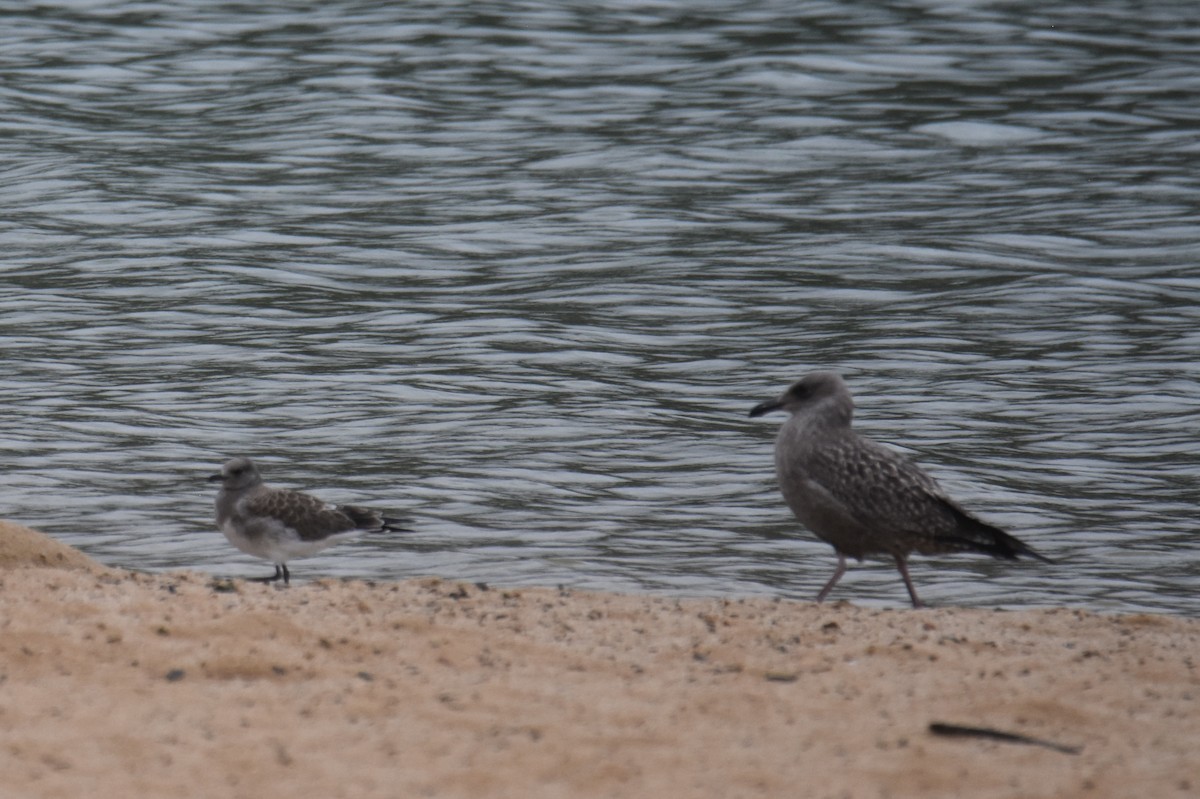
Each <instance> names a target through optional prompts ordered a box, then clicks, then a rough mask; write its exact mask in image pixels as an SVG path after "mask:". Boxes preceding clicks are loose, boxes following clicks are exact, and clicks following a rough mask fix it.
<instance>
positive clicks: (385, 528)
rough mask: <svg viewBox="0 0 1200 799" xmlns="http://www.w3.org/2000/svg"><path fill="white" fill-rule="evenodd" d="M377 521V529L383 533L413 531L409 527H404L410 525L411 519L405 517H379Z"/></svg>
mask: <svg viewBox="0 0 1200 799" xmlns="http://www.w3.org/2000/svg"><path fill="white" fill-rule="evenodd" d="M379 521H380V522H381V525H380V528H379V529H380V530H381V531H382V532H385V533H411V532H412V531H413V529H412V528H411V527H405V526H404V525H407V524H412V519H409V518H407V517H396V516H381V517H379Z"/></svg>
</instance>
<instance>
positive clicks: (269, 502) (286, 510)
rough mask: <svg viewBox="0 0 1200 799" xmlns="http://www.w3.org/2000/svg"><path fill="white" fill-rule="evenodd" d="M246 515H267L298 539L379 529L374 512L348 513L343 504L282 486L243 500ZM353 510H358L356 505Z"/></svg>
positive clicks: (321, 537)
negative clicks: (294, 532) (364, 514)
mask: <svg viewBox="0 0 1200 799" xmlns="http://www.w3.org/2000/svg"><path fill="white" fill-rule="evenodd" d="M244 503H245V504H244V509H245V512H246V513H247V515H253V516H260V517H269V518H272V519H275V520H276V521H278V522H279V523H280V524H282V525H284V526H286V527H289V528H291V529H292V530H295V531H296V534H297V535H299V536H300V540H301V541H319V540H321V539H324V538H328V537H330V536H332V535H338V534H339V533H349V532H353V531H355V530H374V529H379V528H380V526H381V522H380V519H379V516H378V514H375V515H374V517H373V523H366V524H360V523H359V522H360V521H364V522H368V521H370V519H369V518H363V517H361V516H360V517H358V518H356V517H352V516H350V515H348V514H347V513H345V512H344V508H342V507H339V506H337V505H333V504H330V503H328V502H323V501H321V500H319V499H317V498H316V497H314V496H311V495H309V494H302V493H300V492H299V491H288V490H286V489H268V490H266V491H261V492H258V493H256V494H252V495H250V496H248V497H246V499H245V500H244ZM355 510H361V509H358V508H356V509H355Z"/></svg>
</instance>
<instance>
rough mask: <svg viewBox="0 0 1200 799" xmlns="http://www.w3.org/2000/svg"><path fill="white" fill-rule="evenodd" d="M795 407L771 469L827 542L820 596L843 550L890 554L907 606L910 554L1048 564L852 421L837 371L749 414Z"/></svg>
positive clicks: (814, 377) (841, 570)
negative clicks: (827, 569) (828, 567)
mask: <svg viewBox="0 0 1200 799" xmlns="http://www.w3.org/2000/svg"><path fill="white" fill-rule="evenodd" d="M775 410H782V411H787V412H788V413H790V414H791V418H790V419H788V420H787V421H786V422H784V423H783V426H782V427H781V428H780V430H779V435H778V437H777V438H776V439H775V471H776V474H777V476H778V478H779V488H780V490H781V491H782V492H783V498H784V500H785V501H786V502H787V504H788V507H789V508H791V509H792V513H794V514H795V515H796V518H797V519H799V520H800V521H801V522H802V523H803V524H804V526H805V527H807V528H808V529H809V530H811V531H812V532H813V533H814V534H815V535H816V536H817V537H818V538H820V539H821V540H822V541H825V542H826V543H828V544H830V545H832V546H833V548H834V550H835V551H836V552H837V558H838V564H837V569H836V570H835V571H834V573H833V577H831V578H830V580H829V582H828V583H826V584H825V587H824V588H822V589H821V592H820V593H819V594H817V601H818V602H820V601H821V600H823V599H825V597H826V596H828V595H829V592H830V591H831V590H832V589H833V586H834V585H835V584H836V583H837V581H838V580H839V579H841V577H842V575H843V574H845V572H846V557H847V556H849V557H852V558H857V559H858V560H860V561H861V560H862V559H863V558H864V557H866V556H868V555H884V556H889V555H890V556H891V557H892V558H893V559H894V560H895V561H896V568H897V569H899V570H900V576H901V577H903V578H904V585H905V586H906V587H907V588H908V595H909V596H910V597H911V598H912V603H913V607H917V608H919V607H921V600H920V599H918V598H917V590H916V589H915V588H914V587H913V584H912V580H911V579H909V576H908V565H907V561H908V556H909V554H910V553H912V552H920V553H921V554H923V555H933V554H939V553H947V552H982V553H984V554H987V555H992V556H993V557H997V558H1007V559H1009V560H1015V559H1016V558H1017V557H1018V556H1022V555H1024V556H1027V557H1032V558H1037V559H1038V560H1042V561H1045V562H1047V563H1049V562H1050V560H1049V558H1045V557H1043V556H1042V555H1039V554H1038V553H1037V552H1034V551H1033V550H1032V549H1031V548H1030V547H1028V546H1026V545H1025V544H1023V543H1022V542H1021V541H1018V540H1017V539H1016V538H1014V537H1013V536H1011V535H1009V534H1008V533H1006V532H1004V531H1003V530H1001V529H999V528H996V527H993V526H991V525H990V524H987V523H985V522H981V521H980V520H979V519H976V518H975V517H974V516H972V515H970V514H969V513H967V512H966V511H965V510H963V509H962V508H960V507H959V506H958V505H957V504H956V503H955V502H954V501H953V500H952V499H950V498H949V497H948V496H946V494H945V493H944V492H943V491H942V489H941V487H940V486H938V484H937V482H936V481H935V480H934V479H933V478H932V477H930V476H929V475H928V474H926V473H925V472H924V471H923V470H922V469H921V467H919V466H917V465H916V464H915V463H913V462H911V461H909V460H908V459H907V458H905V457H904V456H903V455H900V454H899V453H897V452H894V451H892V450H890V449H888V448H886V447H884V446H881V445H879V444H876V443H875V442H874V441H871V440H870V439H867V438H863V437H862V436H860V435H858V433H855V432H854V431H853V430H851V429H850V420H851V417H852V416H853V415H854V401H853V400H852V399H851V398H850V391H849V389H847V388H846V384H845V383H844V382H843V381H842V378H841V377H840V376H839V375H838V374H836V373H835V372H813V373H812V374H809V375H806V376H805V377H804V378H802V379H801V380H800V381H799V382H797V383H795V384H794V385H792V386H791V387H790V388H789V389H788V390H787V391H785V392H784V393H783V395H782V396H781V397H779V398H778V399H774V400H768V401H767V402H763V403H761V404H759V405H756V406H755V407H754V408H753V410H751V411H750V415H751V416H762V415H763V414H765V413H770V412H771V411H775Z"/></svg>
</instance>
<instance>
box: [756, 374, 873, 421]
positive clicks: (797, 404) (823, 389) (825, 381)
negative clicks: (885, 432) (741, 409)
mask: <svg viewBox="0 0 1200 799" xmlns="http://www.w3.org/2000/svg"><path fill="white" fill-rule="evenodd" d="M819 407H828V408H829V409H830V411H829V413H833V414H836V416H837V417H842V416H844V417H845V420H846V422H847V423H849V421H850V416H851V414H853V412H854V402H853V400H851V399H850V390H849V389H848V388H846V383H845V381H843V380H842V378H841V375H839V374H838V373H837V372H812V373H810V374H807V375H805V376H804V377H802V378H800V379H799V380H798V381H796V382H795V383H793V384H792V385H791V386H790V387H789V388H788V390H787V391H785V392H783V394H782V395H780V396H779V398H778V399H773V400H767V401H766V402H762V403H759V404H758V405H755V406H754V407H753V408H752V409H751V410H750V415H751V416H762V415H763V414H766V413H770V412H771V411H787V412H788V413H791V414H797V413H806V412H808V411H810V410H812V409H815V408H819Z"/></svg>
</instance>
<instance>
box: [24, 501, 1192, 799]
mask: <svg viewBox="0 0 1200 799" xmlns="http://www.w3.org/2000/svg"><path fill="white" fill-rule="evenodd" d="M0 630H2V634H0V773H2V774H3V775H4V776H3V777H2V778H0V779H2V780H3V783H4V787H5V791H3V792H0V793H3V795H5V796H14V797H72V799H74V798H76V797H81V796H88V797H110V796H111V797H151V796H152V797H247V798H249V797H254V798H255V799H262V797H267V796H298V797H410V796H411V797H522V799H533V798H537V797H547V798H548V797H555V798H556V799H557V798H558V797H620V798H621V799H627V798H628V797H651V796H653V797H755V796H762V797H793V796H795V797H855V798H856V799H857V798H858V797H909V796H911V797H934V796H957V797H1075V796H1080V797H1114V798H1115V797H1130V796H1142V797H1172V796H1180V797H1182V796H1197V795H1200V755H1197V752H1196V750H1197V748H1198V745H1200V674H1198V673H1197V665H1198V663H1197V661H1200V620H1196V619H1186V618H1177V617H1170V616H1157V615H1145V614H1139V615H1099V614H1093V613H1087V612H1082V611H1077V610H1065V609H1048V610H1034V611H987V610H975V609H969V610H968V609H954V608H940V609H931V610H911V609H907V608H904V609H895V610H885V609H874V608H860V607H855V606H854V605H852V604H849V603H846V602H838V603H830V604H825V605H815V604H811V603H804V602H791V601H773V600H770V599H760V598H755V599H736V598H733V599H683V600H677V599H673V598H667V597H662V596H647V595H616V594H598V593H585V592H575V591H566V592H564V591H558V590H554V589H550V588H537V589H531V588H519V589H505V588H501V587H491V588H482V587H479V586H475V585H470V584H458V583H452V582H446V581H442V580H437V579H423V580H411V581H406V582H401V583H369V582H363V581H332V580H319V581H313V582H296V583H294V584H293V585H292V586H291V587H290V588H276V587H273V586H267V585H262V584H257V583H248V582H243V581H224V580H214V579H212V578H211V577H209V576H207V575H202V574H198V573H190V572H178V573H168V574H155V575H146V574H138V573H133V572H126V571H121V570H117V569H110V568H105V567H102V566H100V565H98V564H95V563H94V562H92V561H91V560H90V559H88V558H87V557H85V556H83V555H82V554H80V553H78V552H76V551H75V550H72V549H70V548H69V547H65V546H63V545H62V544H59V543H57V542H55V541H53V540H52V539H49V538H47V537H44V536H42V535H40V534H38V533H35V532H33V531H29V530H27V529H26V528H22V527H20V526H18V525H13V524H10V523H3V522H0ZM932 722H946V723H953V724H963V725H975V726H985V727H991V728H996V729H1000V730H1004V731H1007V732H1014V733H1020V734H1023V735H1027V736H1033V737H1035V738H1039V739H1044V740H1047V741H1050V742H1055V743H1059V744H1064V745H1069V746H1075V747H1080V751H1079V753H1078V754H1067V753H1064V752H1061V751H1055V750H1052V749H1050V748H1046V747H1043V746H1038V745H1033V744H1022V743H1012V742H1003V741H997V740H988V739H980V738H961V737H942V736H937V735H933V734H931V733H930V732H929V725H930V723H932Z"/></svg>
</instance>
